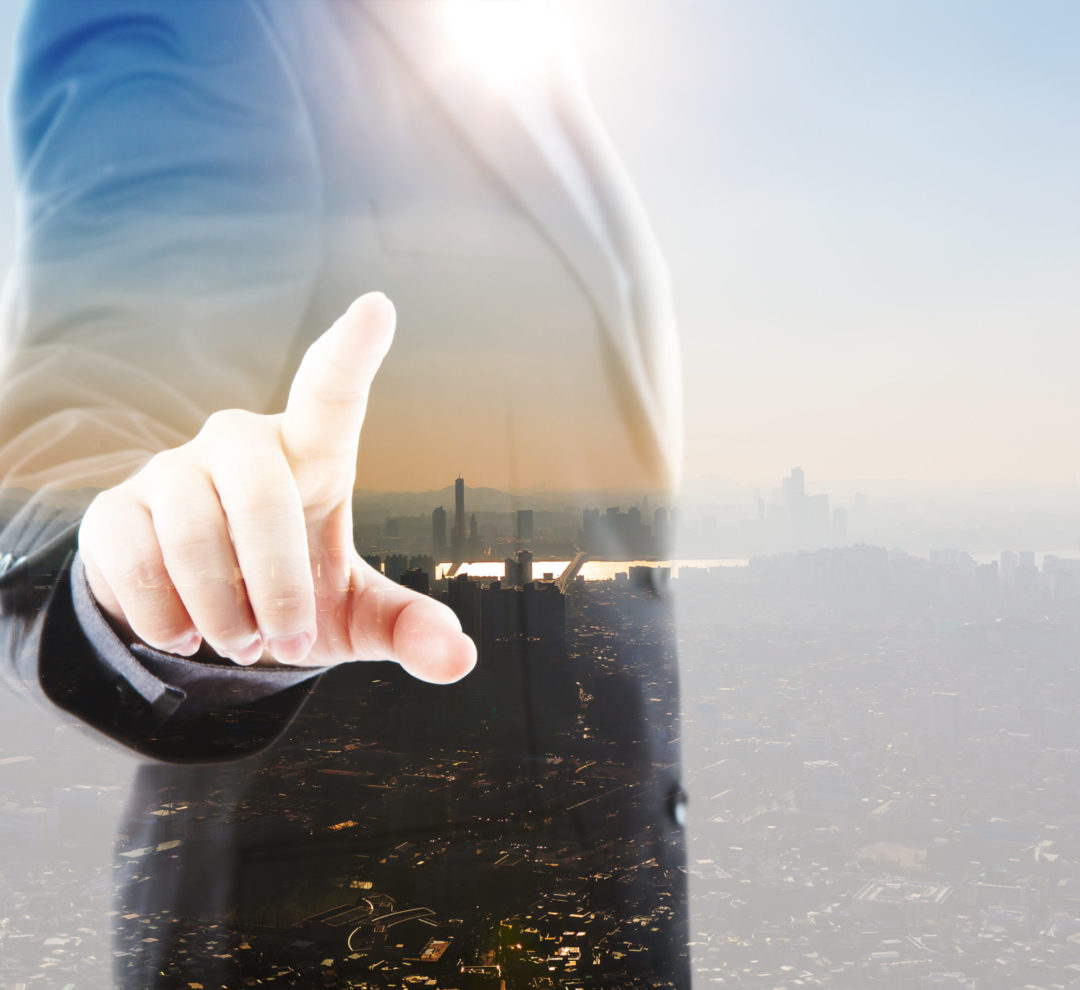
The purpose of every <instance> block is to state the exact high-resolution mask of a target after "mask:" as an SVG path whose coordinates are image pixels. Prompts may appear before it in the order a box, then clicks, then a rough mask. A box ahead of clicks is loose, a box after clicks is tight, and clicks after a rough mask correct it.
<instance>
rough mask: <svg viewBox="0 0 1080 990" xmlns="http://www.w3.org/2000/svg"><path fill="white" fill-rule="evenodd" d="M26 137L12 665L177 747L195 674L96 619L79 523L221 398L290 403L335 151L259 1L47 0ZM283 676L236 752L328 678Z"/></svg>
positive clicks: (12, 526) (9, 639) (1, 473)
mask: <svg viewBox="0 0 1080 990" xmlns="http://www.w3.org/2000/svg"><path fill="white" fill-rule="evenodd" d="M11 126H12V132H13V134H12V137H13V146H14V148H15V154H16V159H17V161H16V169H17V177H18V183H19V196H20V202H19V207H20V210H19V230H18V241H17V255H16V263H15V267H14V269H13V271H12V272H11V274H10V276H9V279H8V283H7V286H6V292H5V298H4V309H3V326H2V330H3V346H4V357H5V359H6V360H5V370H4V374H3V385H2V395H0V423H2V436H0V485H2V487H3V489H4V490H5V495H6V499H5V508H6V510H7V511H6V512H5V514H4V519H3V520H2V522H3V528H2V530H0V554H4V555H5V559H6V561H7V566H6V567H5V568H4V570H5V573H4V574H3V576H2V577H0V588H2V597H0V607H2V617H0V623H2V624H0V643H2V655H0V662H2V665H3V673H4V675H5V678H6V679H7V680H8V681H9V682H11V683H12V684H13V685H14V686H15V687H16V688H17V689H18V690H20V691H23V692H28V693H30V694H32V695H35V696H36V697H38V698H43V697H45V698H48V699H50V700H51V701H52V702H54V703H57V704H59V705H61V707H63V708H64V709H65V710H67V711H69V712H71V713H72V714H75V715H76V716H78V717H80V718H82V719H83V720H85V721H88V722H89V723H90V724H92V725H94V726H95V727H96V728H98V729H99V730H101V731H104V732H105V733H106V734H107V735H109V736H110V737H112V738H114V739H116V740H117V741H119V742H122V743H124V744H126V745H129V746H134V747H135V748H137V749H139V750H140V751H142V752H144V753H147V754H148V755H160V756H165V757H169V758H172V757H175V756H178V755H183V752H184V746H185V738H186V737H190V736H192V735H193V732H192V731H191V728H192V727H191V726H189V727H188V729H187V730H185V731H184V732H179V733H178V727H179V726H181V725H182V724H183V723H184V721H185V719H184V717H183V716H184V715H185V714H190V715H191V716H194V715H195V709H198V708H200V706H199V705H198V704H196V705H190V704H187V695H189V694H192V695H193V696H198V695H199V691H198V689H197V688H196V689H194V690H193V685H192V683H191V681H190V679H188V680H187V681H186V682H185V681H184V679H183V677H182V676H181V674H182V670H181V668H183V669H188V668H189V667H190V666H191V663H192V662H191V661H183V660H181V659H180V658H175V657H169V656H168V655H166V654H161V655H160V656H152V655H151V654H150V653H148V652H146V651H145V650H143V651H142V652H141V654H140V652H139V651H135V652H132V651H130V650H128V649H127V645H126V644H124V643H122V642H121V641H120V640H119V639H117V638H116V636H115V633H113V631H112V630H111V628H110V627H109V626H108V625H107V624H104V623H102V624H101V626H99V627H98V628H97V630H96V631H95V630H93V628H92V626H93V616H94V606H93V603H92V602H90V601H89V600H88V599H87V598H86V597H83V598H81V599H80V597H79V594H78V592H79V591H80V588H82V587H83V586H82V585H81V584H80V582H81V580H82V578H81V571H78V572H77V573H76V575H75V576H76V578H77V580H76V582H75V584H74V585H72V584H71V582H70V577H71V564H72V561H73V559H74V556H75V549H76V540H77V536H78V522H79V519H80V517H81V515H82V512H83V510H84V509H85V507H86V505H87V504H88V503H89V502H90V500H91V498H92V497H93V496H94V494H95V493H96V492H97V491H98V490H101V489H105V488H109V487H110V486H112V485H115V484H117V483H118V482H120V481H122V480H123V479H125V478H127V477H129V476H130V475H131V474H132V472H134V471H136V470H138V469H139V468H140V467H142V466H143V465H144V464H145V463H147V461H148V460H149V459H150V458H151V457H152V456H153V455H154V454H156V453H158V452H160V451H162V450H165V449H167V448H170V447H174V446H176V445H178V444H181V443H183V442H184V441H186V440H188V439H190V438H191V437H192V436H193V435H195V434H196V433H197V432H198V430H199V429H200V427H201V426H202V424H203V422H204V421H205V419H206V417H207V415H208V414H209V413H210V412H211V411H213V410H214V409H217V408H220V407H223V406H242V407H244V408H249V409H251V408H254V409H263V408H265V407H266V405H267V404H268V402H269V401H270V393H271V391H272V388H273V386H274V384H275V383H277V382H278V381H280V380H281V378H282V375H283V374H284V373H285V372H286V369H283V368H282V367H280V362H281V361H282V360H283V356H284V354H285V352H286V350H287V345H288V342H289V340H290V339H291V337H292V336H294V335H295V334H296V333H299V332H304V330H305V327H304V317H305V312H306V309H307V305H308V298H309V295H310V292H311V286H312V284H313V281H314V278H315V276H316V273H317V270H318V264H319V245H318V227H317V221H318V210H319V195H320V179H319V165H318V160H317V156H316V153H315V148H314V142H313V140H312V137H311V134H310V132H309V129H308V121H307V116H306V111H305V108H304V106H303V104H302V102H301V100H300V97H299V95H298V91H297V89H296V87H295V86H294V85H293V83H292V80H291V79H290V77H289V75H288V69H287V66H286V65H284V64H283V62H282V61H281V60H280V59H279V58H278V55H277V47H276V44H275V41H274V39H273V37H271V36H269V35H268V33H267V30H266V28H265V26H264V24H263V22H262V21H261V19H260V17H259V14H258V10H257V8H256V7H255V6H253V5H250V4H246V3H235V4H234V3H230V4H191V5H187V4H184V5H177V4H161V3H156V2H143V3H138V2H134V3H133V2H125V3H117V2H109V0H101V2H98V0H95V3H93V4H86V3H82V2H78V0H48V2H38V3H36V4H31V5H30V6H29V7H28V10H27V12H26V14H25V17H24V21H23V24H22V30H21V37H20V48H19V56H18V64H17V70H16V80H15V86H14V90H13V94H12V100H11ZM73 591H74V592H75V593H76V594H75V597H74V599H73V597H72V592H73ZM80 601H81V602H82V607H81V608H79V614H80V616H81V619H82V621H81V622H80V621H78V620H77V619H76V608H77V607H79V606H78V605H77V603H78V602H80ZM87 629H90V635H88V634H87V631H86V630H87ZM235 673H238V674H247V673H251V672H250V671H236V672H235ZM286 673H287V674H289V675H291V678H292V679H291V682H290V678H289V677H287V676H283V675H282V674H277V675H271V674H270V673H269V672H267V673H266V674H264V675H260V676H261V677H263V678H264V679H265V678H266V677H274V676H277V678H278V680H277V682H276V683H278V684H280V685H281V687H282V688H283V689H285V690H281V689H278V690H277V691H275V694H276V695H277V697H276V700H269V699H267V700H266V701H265V704H266V706H267V708H268V709H273V708H274V707H275V706H277V708H278V710H279V711H278V713H279V715H280V717H279V718H277V720H276V724H273V723H275V720H274V718H273V717H271V716H269V715H268V718H267V724H268V726H269V729H268V732H269V734H265V733H264V734H263V735H262V736H260V734H259V733H257V732H252V731H251V729H250V725H249V726H248V727H246V728H245V729H244V730H243V731H242V732H241V733H239V735H242V736H243V739H242V741H240V742H238V743H236V745H240V746H241V748H243V747H252V746H255V745H261V744H263V743H265V742H266V741H268V739H269V738H272V735H273V733H275V732H276V731H278V730H279V729H280V728H281V726H282V725H283V724H284V719H285V718H287V715H288V713H289V712H291V711H293V710H294V709H295V708H296V706H297V705H298V704H299V700H300V697H301V695H302V693H303V692H304V691H305V690H306V688H305V687H304V686H303V685H300V684H298V681H299V680H301V679H303V678H306V677H310V676H311V673H312V672H311V671H302V672H298V671H288V672H286ZM178 683H187V685H188V686H187V688H180V689H179V690H178V689H177V687H176V685H177V684H178ZM294 688H295V689H294ZM227 696H228V694H227V692H225V693H223V695H222V700H223V701H224V700H225V699H226V698H227ZM193 700H196V701H197V698H194V697H193ZM234 701H235V699H234ZM185 706H186V708H189V709H192V711H191V712H190V713H188V712H185ZM228 707H229V705H228V704H226V705H225V706H224V708H223V709H221V710H222V711H227V709H228ZM208 717H209V716H208V715H207V714H206V711H205V706H202V710H200V713H199V715H198V718H199V719H202V720H203V721H205V719H206V718H208ZM188 721H190V719H189V720H188ZM219 721H221V724H222V725H226V724H229V725H231V724H233V722H232V720H231V719H221V720H219ZM205 728H206V726H205V725H202V726H199V730H200V732H199V733H198V736H199V738H202V731H203V730H205ZM170 729H171V734H172V735H173V736H174V738H173V739H172V741H171V742H169V743H164V742H157V741H155V738H154V737H155V736H159V735H161V734H162V733H163V732H164V733H165V735H169V734H170ZM234 749H235V747H234V746H233V744H232V743H228V744H226V745H225V749H224V750H223V751H229V752H231V751H234Z"/></svg>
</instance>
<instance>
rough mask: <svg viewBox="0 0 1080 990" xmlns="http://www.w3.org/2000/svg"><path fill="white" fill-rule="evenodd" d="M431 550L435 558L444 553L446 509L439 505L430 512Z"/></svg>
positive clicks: (437, 558)
mask: <svg viewBox="0 0 1080 990" xmlns="http://www.w3.org/2000/svg"><path fill="white" fill-rule="evenodd" d="M431 552H432V554H433V556H434V557H435V559H436V560H441V559H442V557H443V556H444V555H445V553H446V509H444V508H443V507H442V506H441V505H440V506H438V507H436V509H435V510H434V511H433V512H432V513H431Z"/></svg>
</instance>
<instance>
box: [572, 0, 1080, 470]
mask: <svg viewBox="0 0 1080 990" xmlns="http://www.w3.org/2000/svg"><path fill="white" fill-rule="evenodd" d="M571 6H572V8H573V9H574V10H575V11H577V17H578V21H579V24H580V33H581V37H582V43H583V45H584V47H585V49H586V51H587V53H588V56H589V59H590V62H591V65H592V80H593V90H594V96H595V98H596V100H597V102H598V103H599V104H600V105H601V107H602V109H603V110H604V112H605V114H606V117H607V119H608V121H609V126H610V128H611V130H612V131H613V133H614V135H615V138H616V140H617V143H618V144H619V145H620V147H621V149H622V151H623V153H624V156H625V158H626V159H627V161H628V164H629V166H630V168H631V170H632V172H633V173H634V175H635V177H636V178H637V180H638V182H639V186H640V188H641V190H642V193H643V196H644V198H645V200H646V202H647V205H648V206H649V207H650V209H651V213H652V215H653V217H654V222H655V225H656V227H657V230H658V232H659V234H660V236H661V241H662V242H663V244H664V246H665V248H666V251H667V254H668V256H669V259H670V262H671V265H672V269H673V273H674V277H675V282H676V288H677V292H678V302H679V309H680V314H681V318H682V323H683V329H684V335H685V348H686V357H687V360H686V373H687V403H688V413H689V419H688V424H689V431H688V440H689V450H688V455H689V459H688V465H687V468H688V470H687V474H688V476H689V477H693V476H694V475H700V474H710V473H713V472H716V473H720V474H726V475H730V476H732V477H735V478H739V479H741V480H746V481H754V482H759V481H768V480H773V479H776V478H778V477H779V476H780V475H781V474H782V473H785V472H786V469H787V468H788V467H789V466H790V465H792V464H797V463H798V464H802V465H803V466H804V467H805V468H806V469H807V471H808V473H812V474H813V475H814V476H816V477H818V478H821V477H825V478H867V477H869V478H873V477H877V478H907V479H911V480H917V481H931V482H935V481H940V482H956V481H962V480H963V481H972V480H997V479H1003V480H1004V479H1008V480H1028V481H1068V480H1071V479H1073V478H1074V476H1075V475H1076V474H1077V473H1078V472H1077V469H1076V467H1075V451H1076V447H1077V438H1078V436H1080V400H1078V397H1077V395H1076V389H1075V382H1076V381H1077V368H1078V361H1077V358H1078V356H1080V339H1078V334H1077V330H1078V329H1080V326H1078V325H1080V319H1078V317H1080V278H1078V277H1077V270H1078V264H1077V262H1078V261H1080V192H1078V182H1077V176H1078V175H1080V130H1078V128H1077V126H1076V114H1077V107H1078V106H1080V60H1077V58H1076V39H1077V38H1078V37H1080V4H1076V3H1072V2H1068V0H1059V2H1038V3H1020V2H1011V3H1002V2H993V0H963V2H962V0H950V2H948V3H941V2H938V0H934V2H921V0H905V2H902V3H900V2H897V3H888V2H882V0H875V2H874V3H866V2H865V0H845V2H839V0H828V2H823V0H812V2H808V0H753V2H750V0H738V2H732V0H664V2H663V3H658V2H653V0H574V3H572V4H571Z"/></svg>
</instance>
